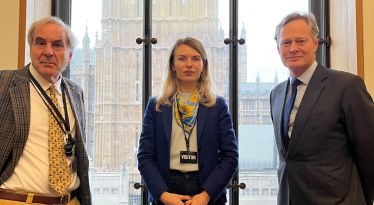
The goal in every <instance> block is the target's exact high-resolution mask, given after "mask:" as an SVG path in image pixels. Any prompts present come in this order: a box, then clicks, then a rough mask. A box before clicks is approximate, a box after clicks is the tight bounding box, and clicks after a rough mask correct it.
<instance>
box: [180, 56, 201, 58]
mask: <svg viewBox="0 0 374 205" xmlns="http://www.w3.org/2000/svg"><path fill="white" fill-rule="evenodd" d="M181 56H182V57H186V55H177V57H181ZM192 57H199V58H201V55H195V56H192Z"/></svg>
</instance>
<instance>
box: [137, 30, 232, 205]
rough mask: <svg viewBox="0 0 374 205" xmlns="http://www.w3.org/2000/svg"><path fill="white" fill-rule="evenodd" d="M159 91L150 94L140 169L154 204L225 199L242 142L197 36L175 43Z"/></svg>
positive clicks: (206, 201)
mask: <svg viewBox="0 0 374 205" xmlns="http://www.w3.org/2000/svg"><path fill="white" fill-rule="evenodd" d="M167 69H168V71H167V78H166V81H165V83H164V85H163V90H162V93H161V95H160V96H158V97H153V98H151V99H150V100H149V103H148V105H147V109H146V112H145V115H144V120H143V129H142V134H141V138H140V143H139V153H138V161H139V166H138V168H139V171H140V173H141V175H142V178H143V180H144V183H145V185H146V186H147V188H148V190H149V193H150V197H149V200H150V201H151V202H152V203H153V204H167V205H179V204H180V205H182V204H192V205H200V204H203V205H205V204H225V203H226V201H227V200H226V188H225V187H226V185H227V184H228V183H229V181H230V179H231V178H232V176H233V175H234V173H235V171H236V170H237V167H238V146H237V142H236V137H235V133H234V130H233V128H232V120H231V115H230V113H229V111H228V107H227V104H226V102H225V100H224V98H222V97H219V96H215V95H214V94H213V92H212V90H211V87H212V81H211V78H210V75H209V66H208V59H207V55H206V52H205V49H204V46H203V45H202V43H201V42H200V41H199V40H197V39H195V38H189V37H187V38H184V39H179V40H177V41H176V43H175V44H174V46H173V48H172V50H171V53H170V58H169V63H168V66H167Z"/></svg>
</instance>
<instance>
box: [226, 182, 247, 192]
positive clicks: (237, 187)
mask: <svg viewBox="0 0 374 205" xmlns="http://www.w3.org/2000/svg"><path fill="white" fill-rule="evenodd" d="M245 187H246V185H245V183H240V184H237V183H236V181H234V185H232V184H228V185H227V186H226V189H230V188H234V191H238V189H239V188H240V189H245Z"/></svg>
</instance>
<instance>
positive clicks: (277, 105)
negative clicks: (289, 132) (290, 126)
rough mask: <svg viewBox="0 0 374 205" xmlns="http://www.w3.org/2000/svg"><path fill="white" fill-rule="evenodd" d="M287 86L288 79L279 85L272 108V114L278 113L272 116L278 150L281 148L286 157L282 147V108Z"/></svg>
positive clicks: (284, 149)
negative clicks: (276, 134)
mask: <svg viewBox="0 0 374 205" xmlns="http://www.w3.org/2000/svg"><path fill="white" fill-rule="evenodd" d="M287 84H288V79H287V81H284V82H283V84H282V85H281V88H280V90H279V92H278V93H276V95H277V96H275V97H274V102H273V105H274V108H273V112H274V113H278V115H277V116H274V122H275V126H276V130H278V132H277V133H279V135H278V140H277V141H279V143H278V148H282V151H283V153H284V156H286V154H287V151H286V148H285V146H284V142H283V138H282V122H283V111H284V109H283V108H284V106H285V103H286V95H287Z"/></svg>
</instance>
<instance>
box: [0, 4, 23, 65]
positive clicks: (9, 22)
mask: <svg viewBox="0 0 374 205" xmlns="http://www.w3.org/2000/svg"><path fill="white" fill-rule="evenodd" d="M19 6H20V1H19V0H11V1H10V0H0V25H1V32H0V45H1V48H0V62H1V66H0V70H16V69H17V66H18V33H19V32H18V31H19Z"/></svg>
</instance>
